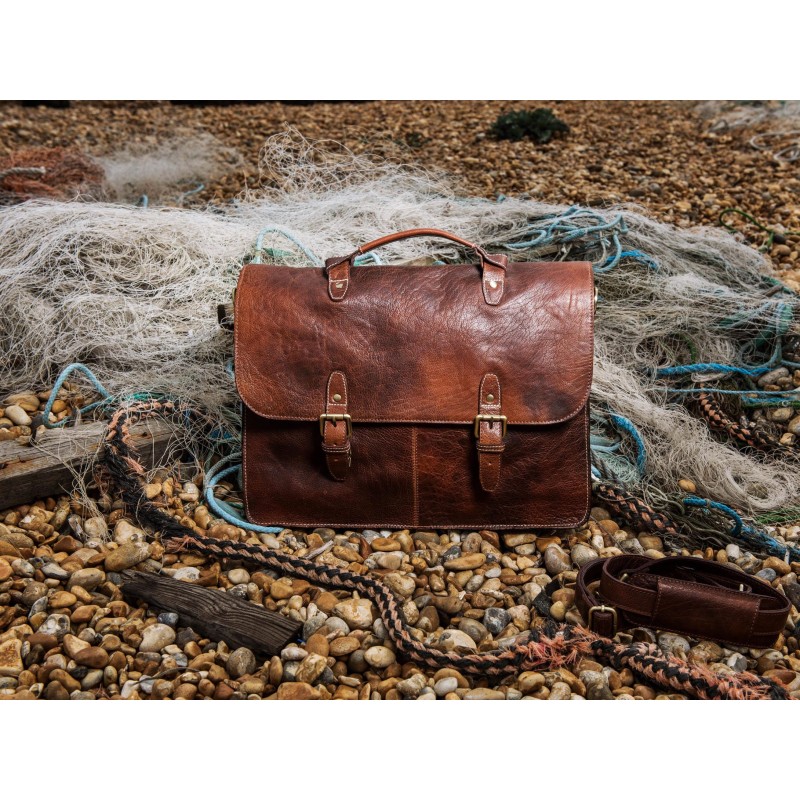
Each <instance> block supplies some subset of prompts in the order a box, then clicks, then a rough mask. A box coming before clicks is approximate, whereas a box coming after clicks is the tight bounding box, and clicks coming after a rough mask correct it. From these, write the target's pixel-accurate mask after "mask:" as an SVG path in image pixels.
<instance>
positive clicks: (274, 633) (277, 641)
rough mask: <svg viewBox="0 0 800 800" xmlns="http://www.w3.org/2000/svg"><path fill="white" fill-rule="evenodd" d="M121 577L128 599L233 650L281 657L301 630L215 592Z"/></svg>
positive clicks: (127, 574) (141, 576) (144, 576)
mask: <svg viewBox="0 0 800 800" xmlns="http://www.w3.org/2000/svg"><path fill="white" fill-rule="evenodd" d="M122 576H123V581H124V582H123V584H122V586H121V587H120V588H121V589H122V593H123V594H124V595H126V596H127V597H135V598H137V599H139V600H144V601H145V602H146V603H147V604H148V605H150V606H155V607H156V608H160V609H162V610H164V611H174V612H175V613H177V614H178V616H179V617H180V621H181V624H182V625H188V626H189V627H190V628H193V629H194V630H196V631H197V632H198V633H202V634H203V635H205V636H208V637H209V638H211V639H214V640H215V641H220V640H222V641H224V642H225V643H226V644H227V645H229V646H230V647H233V648H235V647H249V648H250V649H251V650H252V651H253V652H254V653H260V654H263V655H267V656H274V655H278V653H280V651H281V650H283V648H284V647H286V645H287V644H288V643H289V642H291V641H294V640H295V639H296V638H297V635H298V633H299V632H300V628H301V627H302V626H301V624H300V623H299V622H295V621H294V620H291V619H289V618H288V617H284V616H283V615H282V614H276V613H275V612H274V611H267V609H265V608H262V607H261V606H257V605H256V604H255V603H249V602H248V601H247V600H240V599H239V598H237V597H231V596H230V595H229V594H227V593H226V592H220V591H217V590H216V589H207V588H205V587H204V586H195V585H194V584H191V583H184V582H183V581H176V580H175V579H174V578H166V577H163V576H161V575H152V574H149V573H146V572H134V571H133V570H125V571H124V572H123V573H122Z"/></svg>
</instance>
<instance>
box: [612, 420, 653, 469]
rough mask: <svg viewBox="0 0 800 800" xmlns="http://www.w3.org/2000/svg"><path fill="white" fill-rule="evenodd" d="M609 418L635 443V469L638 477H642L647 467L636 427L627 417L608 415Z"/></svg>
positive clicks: (640, 436)
mask: <svg viewBox="0 0 800 800" xmlns="http://www.w3.org/2000/svg"><path fill="white" fill-rule="evenodd" d="M609 416H610V417H611V421H612V422H613V423H614V424H615V425H616V426H617V427H618V428H621V429H622V430H624V431H625V433H627V434H628V435H629V436H630V437H631V439H633V441H634V442H635V443H636V469H637V470H638V471H639V475H640V476H642V475H644V472H645V468H646V466H647V451H646V448H645V444H644V439H642V435H641V434H640V433H639V431H638V430H636V426H635V425H634V424H633V423H632V422H631V421H630V420H629V419H628V418H627V417H623V416H622V415H621V414H610V415H609Z"/></svg>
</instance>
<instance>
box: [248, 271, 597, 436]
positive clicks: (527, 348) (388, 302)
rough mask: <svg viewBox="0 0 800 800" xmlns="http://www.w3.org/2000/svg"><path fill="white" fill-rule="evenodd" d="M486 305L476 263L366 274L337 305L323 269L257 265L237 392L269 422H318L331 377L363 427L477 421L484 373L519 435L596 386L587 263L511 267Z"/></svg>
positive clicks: (564, 412) (577, 406)
mask: <svg viewBox="0 0 800 800" xmlns="http://www.w3.org/2000/svg"><path fill="white" fill-rule="evenodd" d="M506 275H507V278H506V286H505V293H504V295H503V299H502V301H501V302H500V304H499V305H496V306H493V305H489V304H487V303H486V302H485V300H484V297H483V290H482V285H481V276H480V270H479V268H478V266H477V265H475V264H460V265H448V266H424V267H423V266H364V267H355V268H353V270H352V272H351V285H350V287H349V290H348V293H347V296H346V297H345V298H344V300H342V301H341V302H333V301H331V299H330V297H328V281H327V278H326V277H325V274H324V272H323V270H322V269H316V268H298V267H285V266H276V265H270V264H247V265H246V266H245V267H244V268H243V269H242V271H241V274H240V277H239V284H238V287H237V290H236V302H235V315H234V325H235V340H236V344H235V348H236V349H235V359H236V360H235V367H236V386H237V389H238V391H239V394H240V396H241V398H242V400H243V402H244V403H245V404H246V405H247V407H248V408H250V410H251V411H253V412H255V413H256V414H258V415H260V416H262V417H266V418H269V419H285V420H309V421H310V420H317V419H319V416H320V414H321V413H323V411H324V410H325V400H326V395H325V392H326V385H327V381H328V377H329V376H330V375H331V373H332V372H334V371H337V370H338V371H341V372H342V373H344V375H345V376H346V377H347V385H348V391H349V398H348V412H349V413H350V415H351V416H352V420H353V423H354V424H357V423H358V422H416V423H436V422H438V423H472V421H473V420H474V419H475V415H476V414H477V413H478V399H479V398H478V392H479V388H480V384H481V379H482V378H483V376H484V375H486V374H487V373H494V374H495V375H497V377H498V379H499V381H500V386H501V387H502V413H503V414H505V415H506V416H507V417H508V424H509V425H546V424H553V423H557V422H562V421H564V420H567V419H569V418H570V417H572V416H574V415H575V414H577V413H578V412H579V411H580V410H581V409H582V408H583V407H584V405H585V404H586V401H587V399H588V396H589V390H590V387H591V382H592V359H593V350H594V338H593V321H594V319H593V318H594V282H593V275H592V269H591V265H590V264H589V263H586V262H543V263H522V262H511V263H509V264H508V269H507V272H506Z"/></svg>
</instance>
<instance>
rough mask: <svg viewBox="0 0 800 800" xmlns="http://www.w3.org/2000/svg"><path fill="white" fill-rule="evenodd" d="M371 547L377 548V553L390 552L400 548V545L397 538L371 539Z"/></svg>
mask: <svg viewBox="0 0 800 800" xmlns="http://www.w3.org/2000/svg"><path fill="white" fill-rule="evenodd" d="M371 546H372V549H373V550H377V551H378V552H379V553H392V552H394V551H396V550H402V546H401V544H400V542H398V541H397V539H381V538H379V539H373V540H372V544H371Z"/></svg>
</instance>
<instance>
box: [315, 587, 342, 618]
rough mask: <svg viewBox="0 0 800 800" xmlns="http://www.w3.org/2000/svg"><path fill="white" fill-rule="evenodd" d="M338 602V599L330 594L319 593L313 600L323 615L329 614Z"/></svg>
mask: <svg viewBox="0 0 800 800" xmlns="http://www.w3.org/2000/svg"><path fill="white" fill-rule="evenodd" d="M338 602H339V598H338V597H336V595H335V594H333V593H332V592H320V593H319V594H318V595H317V597H316V599H315V600H314V603H315V604H316V606H317V608H318V609H319V610H320V611H322V612H324V613H325V614H330V613H331V612H332V611H333V607H334V606H335V605H336V604H337V603H338Z"/></svg>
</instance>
